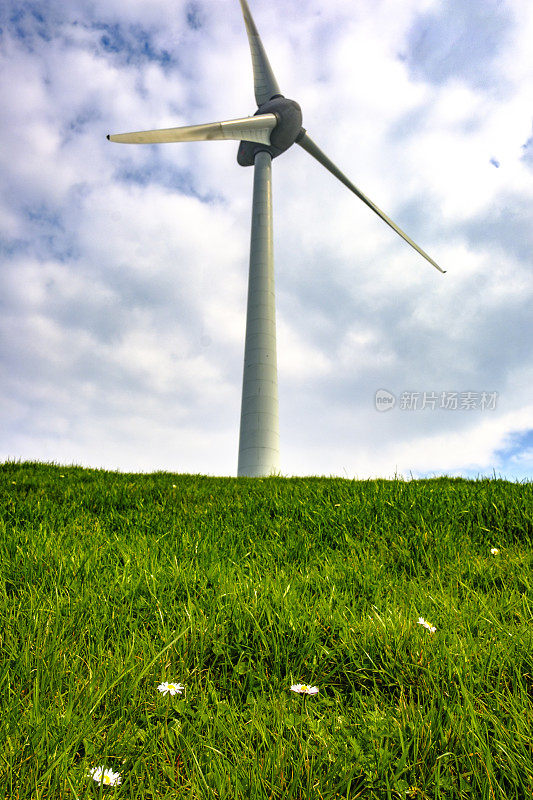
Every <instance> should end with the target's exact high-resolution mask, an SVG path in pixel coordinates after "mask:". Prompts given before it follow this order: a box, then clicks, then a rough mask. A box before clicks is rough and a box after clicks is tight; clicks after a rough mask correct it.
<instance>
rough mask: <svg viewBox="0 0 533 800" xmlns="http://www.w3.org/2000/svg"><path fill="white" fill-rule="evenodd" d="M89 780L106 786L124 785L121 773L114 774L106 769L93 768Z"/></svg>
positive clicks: (88, 774)
mask: <svg viewBox="0 0 533 800" xmlns="http://www.w3.org/2000/svg"><path fill="white" fill-rule="evenodd" d="M87 777H88V778H93V779H94V780H95V781H98V783H103V784H104V786H118V785H119V784H120V783H122V778H121V777H120V773H118V772H113V770H111V769H104V768H103V767H93V768H92V769H91V770H89V772H88V773H87Z"/></svg>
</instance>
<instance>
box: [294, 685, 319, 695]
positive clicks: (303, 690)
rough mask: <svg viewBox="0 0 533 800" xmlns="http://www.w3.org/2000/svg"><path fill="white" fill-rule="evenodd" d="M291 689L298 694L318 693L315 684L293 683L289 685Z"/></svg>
mask: <svg viewBox="0 0 533 800" xmlns="http://www.w3.org/2000/svg"><path fill="white" fill-rule="evenodd" d="M291 691H293V692H298V694H318V687H317V686H308V685H307V684H306V683H295V684H294V685H293V686H291Z"/></svg>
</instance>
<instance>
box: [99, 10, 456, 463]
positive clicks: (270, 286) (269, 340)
mask: <svg viewBox="0 0 533 800" xmlns="http://www.w3.org/2000/svg"><path fill="white" fill-rule="evenodd" d="M240 3H241V8H242V13H243V16H244V23H245V26H246V32H247V34H248V41H249V44H250V51H251V55H252V68H253V76H254V91H255V100H256V103H257V111H256V112H255V114H254V116H253V117H243V118H241V119H234V120H226V121H224V122H212V123H207V124H205V125H191V126H187V127H180V128H165V129H162V130H152V131H138V132H134V133H121V134H116V135H113V136H108V137H107V138H108V139H109V140H110V141H112V142H123V143H126V144H156V143H162V142H196V141H205V140H208V139H234V140H236V141H239V142H240V145H239V150H238V153H237V161H238V163H239V164H240V165H241V166H242V167H251V166H253V168H254V185H253V202H252V234H251V241H250V269H249V277H248V303H247V313H246V337H245V346H244V371H243V382H242V403H241V424H240V436H239V462H238V469H237V475H238V476H250V477H263V476H267V475H272V474H273V473H276V472H278V471H279V415H278V378H277V361H276V312H275V294H274V253H273V235H272V159H273V158H276V157H277V156H279V155H281V153H284V152H285V150H288V149H289V147H291V145H293V144H295V143H296V144H298V145H300V147H303V149H304V150H306V151H307V152H308V153H309V154H310V155H311V156H313V158H315V159H316V160H317V161H318V162H319V163H320V164H322V166H324V167H325V168H326V169H327V170H329V172H331V173H332V174H333V175H334V176H335V177H336V178H338V179H339V180H340V181H341V182H342V183H343V184H344V185H345V186H346V187H347V188H348V189H350V191H351V192H353V193H354V194H355V195H356V196H357V197H358V198H359V199H360V200H362V201H363V203H366V205H367V206H368V207H369V208H371V209H372V211H374V212H375V213H376V214H377V215H378V216H379V217H381V219H382V220H384V222H386V223H387V225H389V226H390V227H391V228H392V229H393V230H394V231H396V233H398V234H399V235H400V236H401V237H402V239H404V240H405V241H406V242H408V243H409V244H410V245H411V247H413V248H414V249H415V250H416V251H417V252H418V253H420V255H422V256H423V257H424V258H425V259H427V261H429V263H430V264H432V265H433V266H434V267H436V269H438V270H439V271H440V272H445V270H443V269H441V268H440V267H439V265H438V264H436V263H435V261H433V259H432V258H430V257H429V256H428V254H427V253H425V252H424V250H422V249H421V248H420V247H419V246H418V245H417V244H415V242H413V240H412V239H410V238H409V236H407V234H406V233H404V232H403V231H402V230H401V229H400V228H399V227H398V226H397V225H396V224H395V223H394V222H393V221H392V220H391V219H389V217H387V215H386V214H384V213H383V211H381V210H380V209H379V208H378V207H377V206H376V205H375V204H374V203H373V202H372V201H371V200H369V199H368V197H366V195H364V194H363V193H362V192H361V191H360V190H359V189H358V188H357V186H355V185H354V184H353V183H352V182H351V181H350V180H349V179H348V178H347V177H346V176H345V175H344V174H343V173H342V172H341V171H340V169H339V168H338V167H337V166H335V164H334V163H333V162H332V161H331V160H330V159H329V158H328V157H327V156H326V155H325V153H323V152H322V150H320V148H319V147H317V145H316V144H315V143H314V142H313V140H312V139H311V138H310V137H309V135H308V134H307V131H306V130H305V128H303V127H302V112H301V109H300V106H299V105H298V103H296V102H295V101H294V100H289V99H287V98H286V97H284V96H283V95H282V94H281V92H280V89H279V86H278V83H277V81H276V78H275V77H274V73H273V71H272V67H271V66H270V63H269V60H268V57H267V54H266V52H265V48H264V46H263V43H262V41H261V38H260V36H259V33H258V31H257V28H256V26H255V23H254V21H253V18H252V15H251V13H250V9H249V7H248V3H247V0H240Z"/></svg>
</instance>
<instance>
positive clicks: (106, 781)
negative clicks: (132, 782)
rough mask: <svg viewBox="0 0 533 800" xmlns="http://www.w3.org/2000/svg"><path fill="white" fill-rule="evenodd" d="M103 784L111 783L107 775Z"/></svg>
mask: <svg viewBox="0 0 533 800" xmlns="http://www.w3.org/2000/svg"><path fill="white" fill-rule="evenodd" d="M104 783H111V778H110V777H109V775H104Z"/></svg>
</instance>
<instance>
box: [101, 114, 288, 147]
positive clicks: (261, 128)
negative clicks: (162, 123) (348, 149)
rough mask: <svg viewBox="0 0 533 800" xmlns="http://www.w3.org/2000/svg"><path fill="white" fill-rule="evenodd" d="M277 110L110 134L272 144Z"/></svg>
mask: <svg viewBox="0 0 533 800" xmlns="http://www.w3.org/2000/svg"><path fill="white" fill-rule="evenodd" d="M277 122H278V121H277V118H276V116H275V115H274V114H258V115H257V116H256V117H243V118H242V119H230V120H226V121H225V122H208V123H206V124H205V125H188V126H186V127H184V128H163V129H161V130H158V131H135V132H133V133H116V134H113V135H112V136H111V135H108V137H107V138H108V139H109V141H110V142H122V143H123V144H161V143H164V142H203V141H207V140H210V139H235V140H237V141H238V142H240V141H246V142H258V143H260V144H270V132H271V131H272V129H273V128H275V127H276V125H277Z"/></svg>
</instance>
